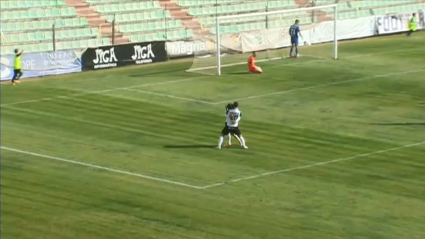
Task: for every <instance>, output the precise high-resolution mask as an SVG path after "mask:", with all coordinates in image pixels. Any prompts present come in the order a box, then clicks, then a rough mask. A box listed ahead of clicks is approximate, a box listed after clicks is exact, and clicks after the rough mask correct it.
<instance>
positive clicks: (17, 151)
mask: <svg viewBox="0 0 425 239" xmlns="http://www.w3.org/2000/svg"><path fill="white" fill-rule="evenodd" d="M0 148H1V149H3V150H7V151H11V152H15V153H20V154H26V155H32V156H35V157H39V158H46V159H53V160H56V161H61V162H65V163H70V164H77V165H81V166H85V167H90V168H97V169H101V170H104V171H109V172H114V173H119V174H124V175H130V176H134V177H139V178H144V179H149V180H153V181H159V182H163V183H168V184H174V185H178V186H183V187H187V188H194V189H204V187H200V186H195V185H191V184H187V183H181V182H176V181H172V180H168V179H163V178H157V177H152V176H148V175H144V174H138V173H132V172H128V171H124V170H119V169H113V168H108V167H104V166H99V165H96V164H89V163H83V162H80V161H75V160H70V159H64V158H60V157H55V156H50V155H44V154H39V153H34V152H30V151H25V150H20V149H15V148H9V147H6V146H0Z"/></svg>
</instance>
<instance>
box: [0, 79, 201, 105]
mask: <svg viewBox="0 0 425 239" xmlns="http://www.w3.org/2000/svg"><path fill="white" fill-rule="evenodd" d="M205 77H206V76H200V77H192V78H185V79H180V80H173V81H162V82H156V83H148V84H142V85H135V86H129V87H119V88H112V89H107V90H97V91H88V92H82V93H77V94H71V95H61V96H55V97H49V98H42V99H35V100H25V101H19V102H14V103H6V104H1V105H0V107H4V106H9V105H19V104H25V103H33V102H39V101H49V100H54V99H72V98H76V97H78V96H82V95H90V94H103V93H107V92H111V91H116V90H127V89H133V88H140V87H147V86H155V85H167V84H174V83H179V82H185V81H192V80H196V79H201V78H205Z"/></svg>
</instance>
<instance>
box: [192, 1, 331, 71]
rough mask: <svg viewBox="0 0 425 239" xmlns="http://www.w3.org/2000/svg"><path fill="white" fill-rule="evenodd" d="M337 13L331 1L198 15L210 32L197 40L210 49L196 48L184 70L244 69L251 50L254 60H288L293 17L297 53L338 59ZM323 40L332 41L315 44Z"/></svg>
mask: <svg viewBox="0 0 425 239" xmlns="http://www.w3.org/2000/svg"><path fill="white" fill-rule="evenodd" d="M216 7H218V6H216ZM337 14H338V9H337V4H332V5H323V6H315V7H307V8H298V7H297V8H292V9H284V10H278V11H269V10H267V11H262V12H253V13H247V14H238V15H226V16H214V17H205V18H201V19H200V20H201V22H203V23H204V24H203V25H204V29H209V34H204V35H202V37H201V39H196V41H198V42H199V41H202V42H204V44H205V45H206V46H208V47H209V49H206V50H205V51H199V52H195V56H194V60H193V64H192V66H191V67H190V68H189V69H188V70H187V71H188V72H196V73H201V74H208V75H222V74H223V73H224V74H225V73H226V72H229V73H231V72H233V73H234V72H241V70H242V69H244V70H246V66H243V65H246V64H247V60H248V57H249V56H250V54H251V53H252V52H254V51H255V52H257V57H256V62H264V61H271V60H281V61H282V60H284V61H288V59H286V58H288V56H289V48H288V47H290V45H291V43H290V36H289V27H290V26H291V25H292V24H294V22H295V20H296V19H298V20H299V22H300V28H301V34H302V38H299V46H300V48H299V49H300V57H303V58H304V57H305V59H308V58H311V59H317V58H329V59H330V58H334V59H337V57H338V40H337ZM325 42H327V43H331V44H327V45H325V46H321V47H316V46H314V45H315V44H318V43H325ZM294 54H295V52H294ZM267 64H269V63H267ZM270 64H280V62H277V63H270ZM282 64H285V63H282ZM224 70H226V71H225V72H223V71H224Z"/></svg>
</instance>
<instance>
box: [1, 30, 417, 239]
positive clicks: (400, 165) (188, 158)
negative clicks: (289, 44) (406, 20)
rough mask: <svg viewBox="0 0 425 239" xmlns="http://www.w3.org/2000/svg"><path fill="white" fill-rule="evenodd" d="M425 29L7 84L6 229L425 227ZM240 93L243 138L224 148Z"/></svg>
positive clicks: (413, 235)
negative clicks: (249, 67)
mask: <svg viewBox="0 0 425 239" xmlns="http://www.w3.org/2000/svg"><path fill="white" fill-rule="evenodd" d="M424 42H425V34H424V33H418V34H415V35H414V36H412V37H410V38H407V37H405V35H397V36H388V37H380V38H372V39H365V40H358V41H347V42H341V43H340V45H339V57H340V59H339V60H332V59H330V58H331V56H332V45H329V44H325V45H317V46H310V47H305V48H301V52H300V53H301V55H303V54H305V55H306V56H305V57H300V58H298V59H281V60H274V61H267V62H261V63H258V65H259V66H261V67H262V68H263V70H264V72H265V73H264V74H262V75H251V74H245V73H244V72H245V71H246V66H245V65H239V66H233V67H227V68H223V72H224V75H223V76H221V77H217V76H207V75H201V74H195V73H187V72H185V69H187V68H189V67H190V65H191V61H189V60H187V59H186V60H179V61H170V62H167V63H161V64H154V65H148V66H143V67H128V68H117V69H111V70H103V71H93V72H84V73H80V74H70V75H63V76H54V77H46V78H42V79H37V80H27V81H25V80H24V81H23V83H21V84H19V85H16V86H10V85H7V84H3V85H2V90H1V148H2V151H1V236H2V238H4V239H34V238H40V239H41V238H43V239H75V238H78V239H117V238H123V239H124V238H125V239H150V238H152V239H153V238H157V239H159V238H161V239H174V238H193V239H230V238H232V239H254V238H255V239H260V238H261V239H266V238H267V239H269V238H273V239H275V238H276V239H278V238H279V239H282V238H285V239H286V238H288V239H307V238H308V239H336V238H341V239H342V238H344V239H347V238H356V239H357V238H367V239H371V238H373V239H401V238H403V239H420V238H421V239H422V238H425V173H424V172H425V99H424V97H425V45H424ZM287 50H288V49H285V54H287ZM282 54H283V53H282ZM235 100H237V101H238V102H239V105H240V109H241V111H242V112H243V117H242V120H241V122H240V128H241V131H242V134H243V135H244V137H245V139H246V140H247V145H248V146H249V149H248V150H243V149H241V148H240V147H239V146H238V145H237V140H236V139H233V144H234V145H233V146H232V147H227V148H226V147H225V148H223V149H222V150H217V149H215V147H216V146H217V142H218V137H219V135H220V132H221V129H222V128H223V126H224V121H225V117H224V105H225V104H226V103H230V102H233V101H235ZM225 142H226V140H225Z"/></svg>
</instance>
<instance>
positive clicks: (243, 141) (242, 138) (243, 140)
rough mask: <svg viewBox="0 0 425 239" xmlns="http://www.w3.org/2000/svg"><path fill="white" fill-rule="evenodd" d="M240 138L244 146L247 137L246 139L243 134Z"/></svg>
mask: <svg viewBox="0 0 425 239" xmlns="http://www.w3.org/2000/svg"><path fill="white" fill-rule="evenodd" d="M239 138H240V139H241V142H242V146H245V139H244V137H242V135H241V137H239Z"/></svg>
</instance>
